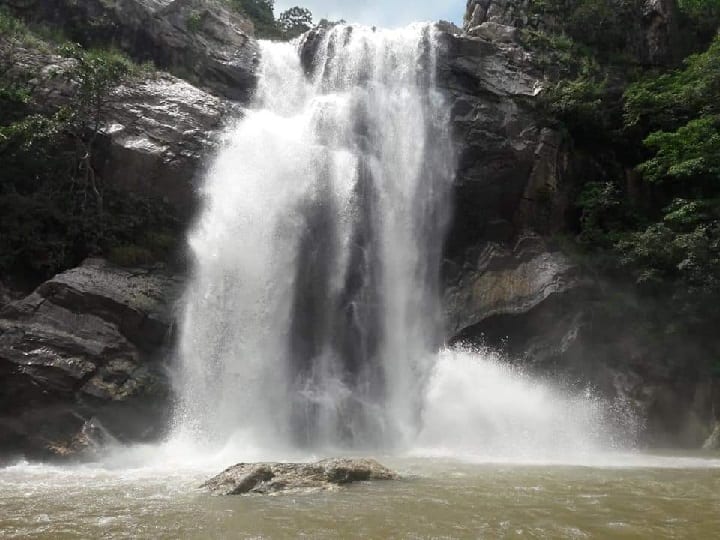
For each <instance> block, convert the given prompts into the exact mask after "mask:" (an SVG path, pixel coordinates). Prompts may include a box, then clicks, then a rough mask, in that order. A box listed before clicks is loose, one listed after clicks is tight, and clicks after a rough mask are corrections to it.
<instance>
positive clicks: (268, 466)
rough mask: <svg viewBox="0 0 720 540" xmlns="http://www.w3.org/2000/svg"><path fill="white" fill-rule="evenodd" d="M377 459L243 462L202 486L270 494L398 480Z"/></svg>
mask: <svg viewBox="0 0 720 540" xmlns="http://www.w3.org/2000/svg"><path fill="white" fill-rule="evenodd" d="M398 478H399V476H398V475H397V474H396V473H394V472H393V471H391V470H390V469H388V468H386V467H384V466H383V465H381V464H380V463H378V462H377V461H375V460H374V459H325V460H322V461H319V462H317V463H240V464H238V465H234V466H233V467H230V468H229V469H226V470H225V471H223V472H222V473H220V474H219V475H217V476H215V477H214V478H211V479H210V480H208V481H207V482H205V483H204V484H203V485H202V486H201V487H202V488H204V489H207V490H208V491H209V492H210V493H211V494H213V495H242V494H245V493H254V494H261V495H267V494H271V493H278V492H283V491H298V490H313V491H316V490H323V491H324V490H333V489H337V488H338V487H339V486H343V485H346V484H351V483H353V482H367V481H371V480H397V479H398Z"/></svg>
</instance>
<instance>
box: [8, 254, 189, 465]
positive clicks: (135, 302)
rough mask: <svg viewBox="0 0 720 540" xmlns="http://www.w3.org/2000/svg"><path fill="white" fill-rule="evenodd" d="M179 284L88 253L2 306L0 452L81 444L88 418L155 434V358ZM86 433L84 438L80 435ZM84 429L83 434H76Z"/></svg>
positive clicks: (116, 429)
mask: <svg viewBox="0 0 720 540" xmlns="http://www.w3.org/2000/svg"><path fill="white" fill-rule="evenodd" d="M180 287H181V280H180V279H179V278H176V277H174V276H172V275H171V274H169V273H167V272H166V271H165V270H163V269H162V268H157V269H134V270H133V269H122V268H118V267H115V266H113V265H110V264H108V263H106V262H105V261H103V260H98V259H91V260H88V261H86V263H85V264H84V265H83V266H81V267H80V268H76V269H72V270H69V271H68V272H65V273H63V274H59V275H58V276H56V277H54V278H53V279H51V280H50V281H48V282H46V283H43V284H42V285H41V286H40V287H38V288H37V289H36V290H35V291H34V292H33V293H32V294H30V295H29V296H27V297H26V298H24V299H22V300H18V301H15V302H12V303H10V304H8V305H6V306H5V307H4V308H3V309H2V310H1V311H0V388H1V389H2V393H0V429H1V430H2V432H3V433H4V434H5V437H4V438H3V440H2V442H1V443H0V452H2V453H4V454H12V453H14V454H25V455H29V456H33V457H34V456H39V457H43V456H48V455H52V454H53V453H54V450H53V449H65V450H63V451H62V452H60V455H63V456H66V455H68V453H70V450H69V449H73V448H76V449H80V448H84V447H85V446H87V445H83V444H80V443H79V442H78V441H81V440H86V441H89V440H90V437H89V435H88V433H90V432H88V430H87V423H88V421H90V420H91V419H94V422H95V424H96V425H102V426H104V428H103V429H106V430H107V433H108V434H111V435H112V436H113V437H117V438H118V439H120V440H124V441H130V440H132V441H135V440H149V439H152V438H153V437H155V436H157V435H158V434H159V430H160V429H161V428H162V418H163V417H164V415H165V413H166V412H167V399H168V395H169V383H168V379H167V375H166V373H165V368H164V366H163V357H164V355H165V354H166V351H165V349H164V347H165V345H166V344H167V341H168V340H167V336H168V334H169V332H170V330H171V325H172V321H173V314H172V311H173V303H174V298H176V297H177V296H178V295H179V293H180ZM83 430H85V432H86V433H85V435H82V433H83ZM81 435H82V436H81Z"/></svg>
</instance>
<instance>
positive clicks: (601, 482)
mask: <svg viewBox="0 0 720 540" xmlns="http://www.w3.org/2000/svg"><path fill="white" fill-rule="evenodd" d="M383 461H384V462H385V463H386V464H388V465H390V466H392V467H394V468H395V469H396V470H398V471H400V472H401V473H403V475H404V479H403V480H401V481H398V482H388V483H376V484H366V485H356V486H353V487H350V488H347V489H345V490H342V491H338V492H331V493H327V492H326V493H307V494H294V495H279V496H273V497H258V496H245V497H227V498H219V497H210V496H208V495H206V494H204V493H202V492H200V491H198V490H197V489H196V486H197V485H198V484H199V483H200V482H201V481H202V480H203V479H205V478H207V477H208V476H209V475H210V474H211V471H198V470H195V471H183V470H182V469H177V468H172V467H169V466H168V467H167V468H165V469H163V468H162V467H154V468H152V469H147V468H145V469H126V470H122V471H118V470H115V471H113V470H108V469H103V468H94V467H90V466H83V467H74V468H54V467H49V466H44V465H28V464H21V465H17V466H13V467H9V468H6V469H2V470H0V489H1V491H0V537H3V538H52V539H63V538H130V537H132V538H298V537H302V538H319V539H323V538H413V539H416V538H548V539H551V538H552V539H555V538H692V539H712V538H720V456H716V457H707V456H706V457H703V458H699V457H686V458H682V457H677V456H675V457H658V456H631V457H626V458H622V459H608V460H606V462H604V463H603V462H601V463H599V464H598V465H596V466H593V467H581V466H572V467H570V466H560V465H517V464H497V463H496V464H468V463H460V462H453V461H446V460H430V459H397V458H394V459H385V460H383ZM213 472H216V471H213Z"/></svg>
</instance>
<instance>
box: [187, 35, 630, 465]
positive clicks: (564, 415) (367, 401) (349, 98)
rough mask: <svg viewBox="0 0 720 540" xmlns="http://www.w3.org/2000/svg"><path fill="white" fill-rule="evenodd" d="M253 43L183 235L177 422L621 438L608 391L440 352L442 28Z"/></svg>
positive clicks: (357, 437) (303, 434) (518, 444)
mask: <svg viewBox="0 0 720 540" xmlns="http://www.w3.org/2000/svg"><path fill="white" fill-rule="evenodd" d="M261 48H262V65H261V70H260V77H259V88H258V92H257V96H256V100H255V105H254V107H253V108H251V109H250V110H248V111H246V114H245V116H244V117H243V118H242V119H241V120H240V121H238V123H237V124H236V125H235V126H234V127H233V128H232V129H230V130H229V131H228V133H227V140H226V141H225V142H224V145H223V147H222V150H221V151H220V152H219V154H218V156H217V158H216V160H215V162H214V164H213V165H212V168H211V169H210V171H209V172H208V174H207V179H206V183H205V186H204V196H205V206H204V210H203V212H202V215H201V217H200V219H199V222H198V223H197V225H196V227H195V229H194V231H193V232H192V233H191V235H190V247H191V250H192V253H193V255H194V258H195V273H194V277H193V279H192V281H191V283H190V285H189V288H188V291H187V296H186V311H185V317H184V324H183V326H182V329H181V343H180V349H179V357H180V362H179V370H178V373H177V377H176V389H177V392H178V396H179V404H178V408H177V415H176V429H175V439H174V440H183V441H187V440H188V439H189V440H191V441H192V444H193V445H198V444H203V443H204V444H205V447H206V448H211V449H220V448H223V447H224V448H230V449H231V450H230V451H231V452H232V453H233V456H234V457H238V455H239V454H242V452H245V455H247V451H248V448H252V449H253V450H254V451H255V453H253V454H252V455H253V456H258V455H259V456H262V457H266V456H268V455H287V454H288V452H292V451H293V449H295V450H300V451H313V450H315V451H323V452H327V451H332V450H333V449H337V450H340V449H348V448H350V449H354V450H363V449H365V450H370V449H372V450H375V451H377V450H382V449H385V450H387V449H389V448H395V449H402V450H409V449H412V448H416V449H422V450H421V452H426V453H428V454H437V453H442V454H453V455H458V454H464V455H468V454H472V455H481V456H486V457H488V456H489V457H492V458H497V457H499V456H500V457H505V458H508V459H513V458H518V459H525V458H527V457H530V458H540V459H543V458H551V459H557V458H559V457H560V456H564V457H563V458H561V459H568V460H570V461H572V459H573V456H574V458H577V457H578V456H586V455H587V453H588V452H592V451H595V450H599V449H603V448H606V447H607V446H608V444H612V443H614V442H616V441H613V440H611V439H612V437H610V438H609V437H608V429H607V428H608V422H607V420H608V414H607V407H606V405H605V404H604V403H602V402H601V401H598V400H596V399H593V398H592V397H591V396H586V395H581V396H579V397H573V396H568V395H566V394H564V393H562V392H560V391H558V390H557V389H553V387H552V386H550V385H547V384H543V383H540V382H537V381H531V380H530V379H528V378H526V377H524V376H523V375H522V374H521V373H518V372H516V371H514V370H511V369H508V368H506V367H503V365H502V363H501V362H500V361H499V360H498V359H497V357H496V355H493V354H490V353H487V352H484V353H478V352H475V353H471V352H468V351H448V350H442V321H441V319H440V307H439V297H440V294H439V290H438V284H439V281H440V280H439V268H440V263H441V251H442V245H443V235H444V232H445V225H446V223H447V221H448V217H449V208H448V196H449V192H450V186H451V183H452V179H453V169H454V167H453V165H454V164H453V149H452V147H451V144H450V137H449V133H448V124H449V121H448V120H449V118H448V116H449V107H448V106H447V103H446V102H445V100H444V99H443V97H442V94H441V93H440V92H439V91H438V90H437V89H436V87H435V71H436V66H435V59H436V52H437V51H436V48H437V42H436V36H435V30H434V28H433V27H432V26H428V25H417V26H411V27H409V28H407V29H404V30H394V31H375V30H371V29H367V28H359V27H348V26H336V27H334V28H333V29H331V30H328V31H327V32H325V33H321V34H319V37H316V38H315V39H314V41H313V42H312V43H307V44H306V46H305V48H304V49H303V50H304V54H302V58H303V59H304V64H305V65H303V61H301V55H299V54H298V51H297V47H296V46H295V45H293V44H283V43H262V45H261ZM308 57H312V58H308ZM610 435H612V434H610ZM583 459H584V458H583Z"/></svg>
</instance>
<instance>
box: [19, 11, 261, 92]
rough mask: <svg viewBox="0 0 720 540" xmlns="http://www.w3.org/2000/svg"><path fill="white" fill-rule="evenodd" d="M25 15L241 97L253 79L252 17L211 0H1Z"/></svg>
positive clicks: (84, 40)
mask: <svg viewBox="0 0 720 540" xmlns="http://www.w3.org/2000/svg"><path fill="white" fill-rule="evenodd" d="M5 3H6V4H7V7H9V8H10V9H12V10H13V11H14V12H15V13H17V14H19V15H22V16H23V17H25V18H26V19H30V20H34V21H37V22H40V23H43V24H47V25H51V26H53V27H56V28H62V29H63V31H64V32H65V33H66V34H67V35H68V36H69V37H70V38H71V39H73V40H74V41H77V42H79V43H80V44H82V45H84V46H103V47H108V46H113V47H115V48H118V49H120V50H122V51H124V52H126V53H127V54H128V55H130V56H131V57H132V58H133V59H135V60H136V61H139V62H144V61H151V62H153V63H154V64H155V65H156V66H157V67H159V68H162V69H167V70H169V71H171V72H173V73H175V74H176V75H178V76H180V77H183V78H186V79H189V80H191V81H193V82H195V83H197V84H200V85H201V86H203V87H205V88H208V89H209V90H211V91H212V92H214V93H217V94H219V95H222V96H224V97H227V98H230V99H233V100H240V101H245V100H247V99H248V97H249V96H250V94H251V93H252V90H253V88H254V85H255V67H256V64H257V62H258V48H257V43H256V41H255V39H254V38H253V34H254V30H253V25H252V23H251V22H250V21H249V20H247V19H246V18H244V17H243V16H241V15H240V14H238V13H237V12H236V11H234V10H231V9H230V8H229V7H228V6H227V5H226V4H224V3H223V2H221V1H218V0H83V1H81V2H78V1H76V0H7V2H5Z"/></svg>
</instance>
